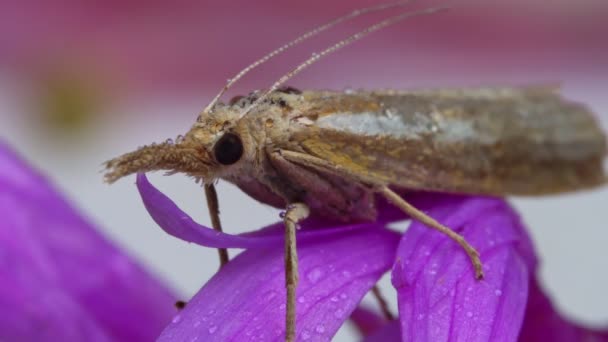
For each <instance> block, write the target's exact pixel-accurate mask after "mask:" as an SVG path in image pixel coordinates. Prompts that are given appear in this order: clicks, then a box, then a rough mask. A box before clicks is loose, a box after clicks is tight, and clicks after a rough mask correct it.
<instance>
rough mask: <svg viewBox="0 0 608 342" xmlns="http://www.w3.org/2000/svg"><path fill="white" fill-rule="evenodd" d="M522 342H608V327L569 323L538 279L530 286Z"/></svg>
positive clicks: (521, 335)
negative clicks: (586, 326) (591, 327)
mask: <svg viewBox="0 0 608 342" xmlns="http://www.w3.org/2000/svg"><path fill="white" fill-rule="evenodd" d="M528 297H529V299H528V306H527V307H526V318H525V320H524V325H523V327H522V330H521V334H520V336H519V341H520V342H535V341H552V342H570V341H598V342H599V341H608V327H606V328H604V329H601V330H600V329H590V328H585V327H583V326H580V325H578V324H574V323H572V322H568V321H567V320H566V319H564V318H563V317H562V316H561V315H560V314H559V313H558V312H557V311H556V310H555V308H554V307H553V305H552V304H551V301H550V300H549V298H547V296H546V295H545V294H544V293H543V291H542V289H541V288H540V285H539V284H538V282H537V281H536V279H534V280H532V282H531V284H530V294H529V296H528Z"/></svg>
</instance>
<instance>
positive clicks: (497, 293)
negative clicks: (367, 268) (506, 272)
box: [494, 289, 502, 297]
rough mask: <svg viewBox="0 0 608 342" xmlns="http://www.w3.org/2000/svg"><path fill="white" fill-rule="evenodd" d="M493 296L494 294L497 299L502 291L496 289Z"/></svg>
mask: <svg viewBox="0 0 608 342" xmlns="http://www.w3.org/2000/svg"><path fill="white" fill-rule="evenodd" d="M494 294H495V295H496V296H497V297H500V296H502V290H498V289H497V290H496V291H494Z"/></svg>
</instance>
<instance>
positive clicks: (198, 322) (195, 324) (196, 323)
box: [192, 321, 201, 328]
mask: <svg viewBox="0 0 608 342" xmlns="http://www.w3.org/2000/svg"><path fill="white" fill-rule="evenodd" d="M199 325H201V321H194V323H192V326H194V327H195V328H196V327H198V326H199Z"/></svg>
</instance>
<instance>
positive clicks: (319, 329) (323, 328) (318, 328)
mask: <svg viewBox="0 0 608 342" xmlns="http://www.w3.org/2000/svg"><path fill="white" fill-rule="evenodd" d="M315 331H316V332H317V333H319V334H322V333H324V332H325V327H324V326H322V325H317V327H316V328H315Z"/></svg>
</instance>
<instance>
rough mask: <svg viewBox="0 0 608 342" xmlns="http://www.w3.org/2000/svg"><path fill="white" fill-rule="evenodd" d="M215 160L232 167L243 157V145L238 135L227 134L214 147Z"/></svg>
mask: <svg viewBox="0 0 608 342" xmlns="http://www.w3.org/2000/svg"><path fill="white" fill-rule="evenodd" d="M213 154H214V155H215V160H217V162H218V163H220V164H222V165H232V164H234V163H236V162H237V161H239V159H241V156H243V143H242V142H241V138H239V137H238V135H236V134H232V133H226V134H224V136H223V137H221V138H220V140H218V141H217V142H216V143H215V146H213Z"/></svg>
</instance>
